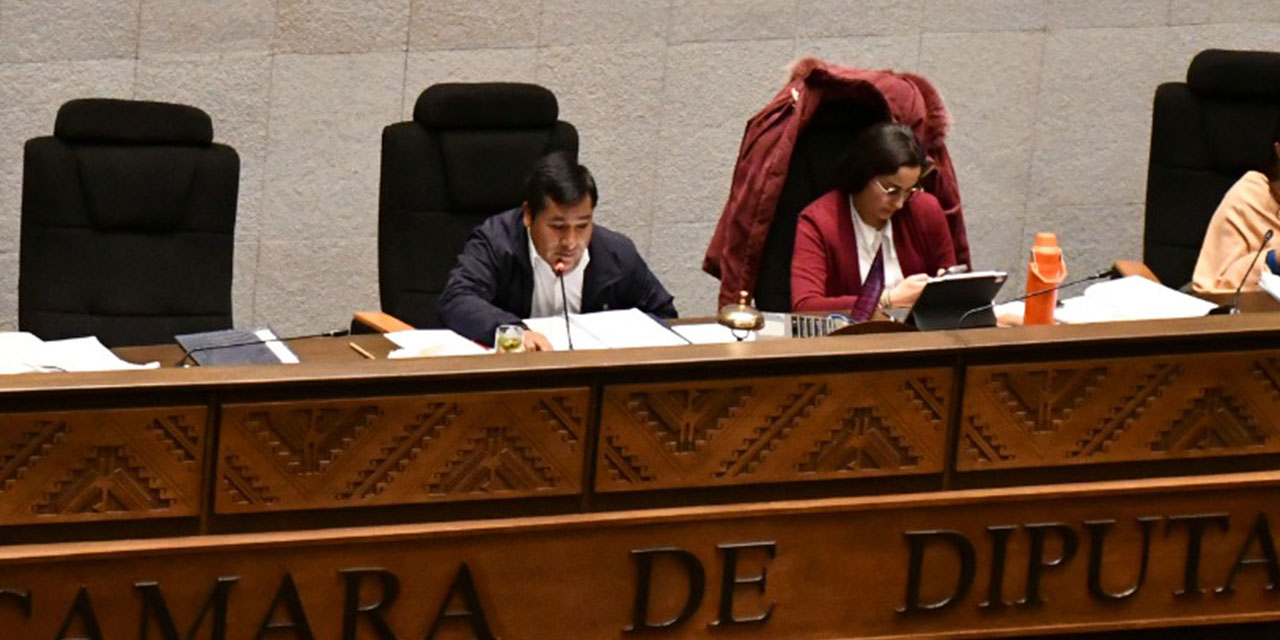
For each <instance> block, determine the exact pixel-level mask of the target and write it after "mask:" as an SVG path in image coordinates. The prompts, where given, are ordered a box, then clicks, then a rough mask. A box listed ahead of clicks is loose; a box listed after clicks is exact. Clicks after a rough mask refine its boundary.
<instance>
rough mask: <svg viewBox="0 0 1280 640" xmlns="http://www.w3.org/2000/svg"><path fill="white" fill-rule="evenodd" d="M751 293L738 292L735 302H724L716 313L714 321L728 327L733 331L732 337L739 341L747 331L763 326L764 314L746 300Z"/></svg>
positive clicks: (744, 337) (744, 336) (743, 338)
mask: <svg viewBox="0 0 1280 640" xmlns="http://www.w3.org/2000/svg"><path fill="white" fill-rule="evenodd" d="M750 299H751V294H750V293H748V292H746V291H739V292H738V303H737V304H726V305H725V306H723V307H720V313H717V314H716V322H718V323H720V324H721V325H722V326H725V327H728V329H729V331H730V332H732V333H733V337H735V338H737V339H738V341H739V342H741V341H743V340H745V339H746V338H747V335H748V333H747V332H749V331H758V330H760V329H761V328H762V327H764V315H763V314H761V313H760V310H759V309H756V308H755V307H753V306H751V304H750V303H749V302H748V300H750Z"/></svg>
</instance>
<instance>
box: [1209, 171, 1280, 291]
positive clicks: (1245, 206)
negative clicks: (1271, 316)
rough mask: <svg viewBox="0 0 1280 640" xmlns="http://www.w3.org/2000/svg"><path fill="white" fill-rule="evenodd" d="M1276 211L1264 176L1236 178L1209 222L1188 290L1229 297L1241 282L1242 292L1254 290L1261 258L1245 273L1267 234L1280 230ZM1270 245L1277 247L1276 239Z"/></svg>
mask: <svg viewBox="0 0 1280 640" xmlns="http://www.w3.org/2000/svg"><path fill="white" fill-rule="evenodd" d="M1277 208H1280V204H1277V203H1276V202H1275V199H1274V198H1273V197H1272V195H1271V191H1270V188H1269V182H1268V181H1267V178H1266V176H1264V175H1262V174H1261V173H1257V172H1254V171H1251V172H1249V173H1247V174H1245V175H1244V177H1242V178H1240V180H1238V181H1237V182H1236V183H1235V184H1234V185H1233V186H1232V187H1231V189H1230V190H1229V191H1227V194H1226V195H1225V196H1223V198H1222V202H1221V203H1219V204H1218V209H1217V211H1215V212H1214V213H1213V218H1212V219H1211V220H1210V221H1209V229H1208V230H1207V231H1206V232H1205V236H1204V243H1203V244H1202V245H1201V247H1200V257H1199V258H1198V259H1197V260H1196V268H1195V272H1194V274H1193V276H1192V278H1191V288H1192V290H1194V291H1196V292H1197V293H1231V292H1233V291H1235V290H1236V287H1237V286H1239V285H1240V282H1241V281H1242V280H1243V281H1244V283H1245V285H1244V290H1246V291H1249V290H1254V289H1257V288H1258V279H1259V278H1261V277H1262V269H1264V268H1265V267H1266V263H1265V262H1264V260H1265V257H1263V258H1259V260H1258V263H1257V264H1256V265H1254V267H1253V269H1252V270H1251V271H1249V273H1247V274H1246V273H1245V270H1246V269H1249V264H1250V262H1251V261H1252V260H1253V256H1254V255H1255V254H1256V253H1257V252H1258V249H1259V247H1261V245H1262V238H1263V236H1264V235H1266V232H1267V230H1268V229H1273V228H1276V229H1280V219H1277V216H1276V209H1277ZM1270 244H1271V246H1272V248H1275V247H1277V246H1280V237H1273V238H1272V240H1271V243H1270ZM1246 276H1247V278H1246Z"/></svg>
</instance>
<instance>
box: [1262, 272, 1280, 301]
mask: <svg viewBox="0 0 1280 640" xmlns="http://www.w3.org/2000/svg"><path fill="white" fill-rule="evenodd" d="M1258 286H1260V287H1262V290H1263V291H1266V292H1267V293H1269V294H1271V297H1272V298H1275V300H1276V301H1277V302H1280V276H1278V275H1276V274H1274V273H1271V272H1270V271H1267V270H1265V269H1264V270H1263V271H1262V279H1261V280H1259V281H1258Z"/></svg>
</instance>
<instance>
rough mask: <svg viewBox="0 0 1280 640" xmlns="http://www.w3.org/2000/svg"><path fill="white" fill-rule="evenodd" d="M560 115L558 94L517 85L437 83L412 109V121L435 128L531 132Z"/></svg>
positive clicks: (511, 83)
mask: <svg viewBox="0 0 1280 640" xmlns="http://www.w3.org/2000/svg"><path fill="white" fill-rule="evenodd" d="M559 116H560V107H559V105H558V104H557V103H556V96H555V94H553V93H551V91H550V90H548V89H547V88H546V87H541V86H538V85H536V84H524V83H518V82H479V83H462V82H449V83H444V84H435V85H431V86H430V87H427V88H426V90H425V91H423V92H422V95H420V96H418V102H417V103H416V104H414V106H413V119H414V120H417V121H418V122H421V123H422V124H423V125H425V126H427V127H431V128H433V129H532V128H538V127H550V126H553V125H554V124H555V123H556V119H557V118H558V117H559Z"/></svg>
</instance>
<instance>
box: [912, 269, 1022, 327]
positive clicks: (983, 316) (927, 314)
mask: <svg viewBox="0 0 1280 640" xmlns="http://www.w3.org/2000/svg"><path fill="white" fill-rule="evenodd" d="M1007 277H1008V276H1007V274H1005V273H1004V272H1001V271H979V272H975V273H964V274H958V275H952V276H943V277H941V278H934V279H933V280H930V281H929V284H927V285H925V287H924V290H923V291H921V292H920V297H919V298H917V299H916V303H915V304H914V305H912V306H911V314H910V315H909V316H907V321H908V322H912V323H914V324H915V325H916V328H917V329H920V330H921V331H933V330H937V329H958V328H961V322H962V321H963V326H964V328H966V329H967V328H970V327H994V326H995V325H996V314H995V310H994V309H992V301H993V300H995V298H996V293H998V292H999V291H1000V287H1001V286H1003V285H1004V281H1005V280H1006V279H1007Z"/></svg>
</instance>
